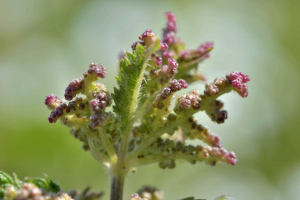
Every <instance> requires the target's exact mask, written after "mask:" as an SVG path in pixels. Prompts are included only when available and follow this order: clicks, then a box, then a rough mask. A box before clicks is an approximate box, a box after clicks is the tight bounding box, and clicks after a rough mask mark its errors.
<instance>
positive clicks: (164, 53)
mask: <svg viewBox="0 0 300 200" xmlns="http://www.w3.org/2000/svg"><path fill="white" fill-rule="evenodd" d="M162 56H163V57H164V58H172V57H173V52H172V51H164V52H163V53H162Z"/></svg>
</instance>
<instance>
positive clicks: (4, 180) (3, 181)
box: [0, 171, 14, 187]
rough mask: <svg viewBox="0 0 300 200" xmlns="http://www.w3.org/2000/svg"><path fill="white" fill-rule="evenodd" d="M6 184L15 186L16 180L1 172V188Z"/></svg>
mask: <svg viewBox="0 0 300 200" xmlns="http://www.w3.org/2000/svg"><path fill="white" fill-rule="evenodd" d="M4 184H11V185H14V180H13V178H12V177H11V176H10V175H8V174H7V173H5V172H3V171H0V187H2V185H4Z"/></svg>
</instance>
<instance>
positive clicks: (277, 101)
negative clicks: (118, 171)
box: [0, 0, 300, 200]
mask: <svg viewBox="0 0 300 200" xmlns="http://www.w3.org/2000/svg"><path fill="white" fill-rule="evenodd" d="M299 10H300V2H299V1H298V0H290V1H280V0H275V1H267V0H264V1H259V0H253V1H246V0H243V1H222V0H218V1H172V2H170V1H142V2H141V1H140V2H138V1H126V2H121V1H79V0H78V1H69V0H67V1H58V0H54V1H37V0H28V1H8V0H7V1H5V0H4V1H1V2H0V44H1V45H0V94H1V104H0V114H1V120H0V126H1V130H0V170H3V171H6V172H8V173H9V174H11V173H12V172H16V173H17V174H19V176H20V177H21V179H22V178H23V177H25V176H32V177H38V176H41V175H42V174H43V173H47V174H49V176H50V177H52V178H53V179H54V180H58V182H59V183H60V185H62V186H63V187H64V188H63V189H71V188H76V189H83V188H85V187H86V186H88V185H90V186H92V187H93V190H99V191H100V190H102V189H104V190H105V191H106V195H108V191H109V190H108V188H109V179H108V177H107V175H106V173H105V171H104V170H103V169H102V167H101V166H100V165H99V164H98V163H96V161H94V160H93V159H92V158H91V156H90V155H88V153H87V152H84V151H82V150H81V148H80V146H81V145H80V143H79V142H78V141H76V140H74V139H73V137H71V136H70V134H68V130H67V129H66V128H64V127H63V126H61V125H59V124H55V125H53V124H52V125H50V124H48V122H47V116H48V114H49V111H47V109H46V107H45V106H44V99H45V97H46V95H47V94H49V93H52V92H53V93H55V94H56V95H60V96H62V95H63V92H64V88H65V87H66V86H67V85H68V83H69V82H70V81H71V80H72V79H73V78H76V77H77V76H78V74H81V73H83V72H84V71H86V69H87V68H88V65H89V63H90V62H98V63H103V64H104V65H105V66H106V67H107V69H108V72H107V74H108V76H107V78H106V79H105V80H103V82H104V83H105V84H107V85H108V89H109V90H110V91H112V88H113V86H114V85H115V83H114V82H112V81H113V76H114V75H115V74H116V72H117V69H116V68H117V54H118V51H119V50H120V49H121V48H126V49H127V50H130V45H131V44H132V43H133V42H134V41H136V40H137V37H138V35H140V34H141V33H142V32H143V31H144V30H146V29H147V28H152V29H153V31H154V32H155V33H157V34H158V35H159V33H160V32H161V28H162V27H163V25H164V23H165V20H164V17H163V13H164V12H166V11H173V12H175V14H176V17H177V20H178V27H179V35H180V36H181V37H182V39H183V40H184V41H185V42H186V45H187V46H188V47H191V48H193V47H197V46H198V45H199V44H200V43H201V42H204V41H206V40H213V41H214V42H215V49H214V50H213V52H212V53H211V58H210V59H209V60H208V61H207V62H205V63H204V64H203V66H202V68H201V71H202V72H205V74H206V75H207V77H208V80H209V81H213V79H214V78H215V77H217V76H224V75H225V74H226V73H228V72H230V71H233V70H237V71H242V72H244V73H246V74H250V77H251V78H252V81H251V82H250V84H249V91H250V93H249V98H247V99H245V100H240V98H237V97H236V96H235V95H229V96H228V97H225V98H224V99H223V100H224V102H225V107H226V109H227V110H228V112H229V119H228V121H227V123H225V124H223V125H217V124H214V123H212V122H210V121H209V119H208V117H207V116H205V115H203V116H202V115H197V116H196V117H197V118H198V119H199V120H200V119H201V122H202V121H203V124H207V125H208V127H210V129H211V130H212V131H214V132H216V133H218V134H221V135H222V136H223V137H224V138H225V139H224V143H223V144H224V147H225V148H226V149H228V150H233V151H234V152H236V154H237V157H238V159H239V161H238V164H237V166H235V167H230V166H226V165H219V166H216V167H210V166H204V165H196V166H188V165H185V164H181V165H179V166H178V167H177V168H176V169H174V170H167V171H165V170H161V169H159V168H158V167H157V166H147V167H144V168H141V169H140V170H139V171H138V172H137V173H135V174H134V175H131V176H130V177H129V178H128V180H127V184H126V186H125V187H126V189H125V196H129V195H130V194H132V193H133V192H134V191H136V189H137V188H139V187H140V186H141V185H144V184H151V185H155V186H157V187H158V188H160V189H163V190H164V192H165V196H166V199H176V197H178V196H189V195H191V196H196V197H199V198H207V199H213V198H214V197H216V196H220V195H223V194H229V195H230V196H232V197H233V198H236V199H245V200H247V199H273V200H276V199H278V200H279V199H300V195H299V192H298V188H297V186H299V184H300V181H299V180H300V170H299V166H300V156H299V155H300V146H299V145H298V143H299V141H300V135H299V128H300V126H299V122H298V121H299V119H300V116H299V113H300V112H299V109H300V105H299V103H298V101H299V98H300V93H299V88H298V86H299V85H300V79H299V78H298V77H299V75H300V67H299V66H300V57H299V53H300V34H299V33H300V30H299V29H300V26H298V25H299V23H300V12H299ZM193 88H198V89H200V90H202V89H203V84H200V83H199V84H195V85H191V87H190V89H193ZM230 96H233V97H230ZM183 183H185V184H183Z"/></svg>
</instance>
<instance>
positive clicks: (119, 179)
mask: <svg viewBox="0 0 300 200" xmlns="http://www.w3.org/2000/svg"><path fill="white" fill-rule="evenodd" d="M124 181H125V176H124V175H121V174H118V175H111V188H110V200H122V199H123V188H124Z"/></svg>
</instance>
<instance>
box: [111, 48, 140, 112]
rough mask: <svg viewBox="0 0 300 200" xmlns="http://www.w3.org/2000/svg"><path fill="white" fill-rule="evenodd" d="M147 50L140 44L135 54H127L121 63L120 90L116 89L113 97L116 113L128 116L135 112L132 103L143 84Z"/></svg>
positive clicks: (118, 81)
mask: <svg viewBox="0 0 300 200" xmlns="http://www.w3.org/2000/svg"><path fill="white" fill-rule="evenodd" d="M144 54H145V48H144V47H143V46H142V45H140V44H138V45H137V46H136V50H135V51H134V52H133V53H129V52H127V53H126V56H125V58H124V59H122V60H121V61H120V72H119V76H118V77H116V81H117V84H118V86H119V89H117V88H114V94H112V97H113V99H114V102H115V106H114V111H115V112H116V113H118V114H120V115H122V114H125V113H126V114H128V113H129V112H132V111H133V110H135V108H134V107H135V106H136V105H133V104H132V102H133V101H134V98H136V95H137V94H136V93H138V92H137V91H135V90H136V88H138V86H137V85H138V84H139V85H140V84H141V83H140V82H141V79H142V76H141V73H144V71H145V69H144V62H145V55H144ZM142 75H143V74H142Z"/></svg>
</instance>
